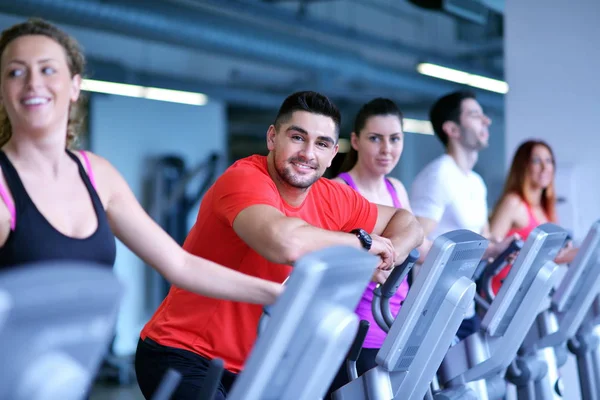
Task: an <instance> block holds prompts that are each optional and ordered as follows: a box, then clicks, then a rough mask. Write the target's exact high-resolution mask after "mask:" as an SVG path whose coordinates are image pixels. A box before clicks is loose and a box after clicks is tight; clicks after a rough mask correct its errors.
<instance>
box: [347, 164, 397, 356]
mask: <svg viewBox="0 0 600 400" xmlns="http://www.w3.org/2000/svg"><path fill="white" fill-rule="evenodd" d="M338 178H341V179H342V180H343V181H344V182H346V183H347V184H348V186H350V187H351V188H352V189H354V190H356V191H358V188H357V187H356V183H355V182H354V180H353V179H352V177H351V176H350V174H348V173H347V172H343V173H341V174H339V175H338ZM385 185H386V187H387V190H388V192H389V193H390V195H391V196H392V201H393V204H394V207H396V208H402V204H400V199H399V198H398V193H396V189H395V188H394V185H392V182H390V181H389V179H386V180H385ZM376 286H377V283H375V282H370V283H369V286H368V287H367V289H366V290H365V292H364V293H363V295H362V298H361V299H360V302H359V303H358V306H357V307H356V311H355V312H356V314H357V315H358V316H359V318H360V319H364V320H366V321H369V324H370V326H369V331H368V332H367V336H366V337H365V342H364V344H363V347H364V348H367V349H379V348H380V347H381V345H382V344H383V341H384V340H385V337H386V335H387V334H386V333H385V332H384V331H383V330H382V329H381V328H380V327H379V325H377V322H375V319H374V318H373V312H372V311H371V302H372V301H373V290H375V287H376ZM408 289H409V287H408V280H407V279H405V280H404V281H402V283H401V284H400V286H399V287H398V291H397V292H396V294H395V295H394V296H392V298H391V299H390V311H391V312H392V315H393V316H394V317H395V316H396V315H398V312H399V311H400V307H401V305H402V302H403V301H404V299H406V295H407V294H408Z"/></svg>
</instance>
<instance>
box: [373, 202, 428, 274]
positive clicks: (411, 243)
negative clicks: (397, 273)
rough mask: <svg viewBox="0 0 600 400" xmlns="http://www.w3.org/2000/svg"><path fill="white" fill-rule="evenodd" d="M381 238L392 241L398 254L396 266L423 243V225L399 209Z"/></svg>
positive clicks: (408, 213)
mask: <svg viewBox="0 0 600 400" xmlns="http://www.w3.org/2000/svg"><path fill="white" fill-rule="evenodd" d="M381 236H383V237H385V238H388V239H390V240H391V241H392V244H393V245H394V248H395V249H396V253H397V254H398V256H397V259H396V265H397V264H399V263H401V262H403V261H404V260H405V259H406V257H408V254H409V253H410V252H411V251H412V250H413V249H415V248H417V247H419V246H420V245H421V244H422V243H423V239H424V234H423V228H422V227H421V224H419V222H418V221H417V219H416V218H415V217H414V216H413V215H412V214H411V213H410V212H408V211H406V210H402V209H398V210H396V212H395V213H394V215H393V216H392V218H391V219H390V221H389V222H388V224H387V226H386V227H385V229H384V230H383V233H382V234H381Z"/></svg>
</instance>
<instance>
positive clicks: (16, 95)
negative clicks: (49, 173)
mask: <svg viewBox="0 0 600 400" xmlns="http://www.w3.org/2000/svg"><path fill="white" fill-rule="evenodd" d="M0 71H1V74H2V75H1V78H0V86H1V94H2V104H3V106H4V108H5V110H6V113H7V115H8V118H9V120H10V123H11V126H12V129H13V133H14V132H18V131H20V130H26V131H36V132H37V131H43V132H46V131H49V130H50V131H51V130H57V129H59V130H63V131H64V129H66V126H67V122H68V118H69V107H70V105H71V103H72V102H75V101H77V99H78V97H79V91H80V84H81V78H80V76H79V75H75V76H71V71H70V70H69V65H68V62H67V55H66V52H65V50H64V48H63V47H62V46H61V45H60V44H59V43H58V42H56V41H55V40H53V39H51V38H49V37H47V36H44V35H26V36H21V37H18V38H16V39H14V40H13V41H12V42H10V43H9V44H8V45H7V46H6V48H5V50H4V52H3V53H2V58H1V59H0Z"/></svg>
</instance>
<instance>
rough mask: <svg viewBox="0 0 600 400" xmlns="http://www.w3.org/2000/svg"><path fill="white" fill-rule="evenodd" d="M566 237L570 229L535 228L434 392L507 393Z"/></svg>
mask: <svg viewBox="0 0 600 400" xmlns="http://www.w3.org/2000/svg"><path fill="white" fill-rule="evenodd" d="M566 237H567V232H566V231H565V230H564V229H562V228H560V227H558V226H556V225H554V224H543V225H541V226H539V227H537V228H536V229H534V230H533V231H532V232H531V234H530V235H529V237H528V238H527V241H526V242H525V244H524V246H523V249H522V250H521V251H520V253H519V255H518V256H517V259H516V260H515V262H514V264H513V266H512V268H511V270H510V272H509V275H508V277H507V279H506V281H505V282H504V284H503V285H502V287H501V289H500V291H499V292H498V295H497V296H496V298H494V300H493V301H492V303H491V304H490V306H489V309H488V310H487V312H486V313H485V316H484V318H483V321H482V323H481V329H480V330H479V331H478V332H476V333H474V334H472V335H470V336H468V337H467V338H465V339H464V340H462V341H460V342H459V343H458V344H456V345H454V346H452V347H451V348H450V350H449V351H448V353H447V354H446V357H445V358H444V362H443V363H442V366H441V368H440V374H439V379H440V383H441V385H442V387H443V389H442V390H441V391H439V392H437V393H435V394H434V398H435V399H436V400H457V399H482V400H499V399H502V398H503V397H504V396H505V394H506V383H505V381H504V373H505V371H506V368H507V367H508V366H509V365H510V364H511V362H512V361H513V359H514V358H515V356H516V354H517V351H518V349H519V347H520V345H521V343H522V342H523V339H524V338H525V335H526V333H527V331H528V329H529V327H530V326H531V325H532V324H533V322H534V320H535V318H536V316H537V315H538V313H539V310H540V307H541V305H542V304H543V301H544V299H545V298H546V296H547V295H548V293H549V292H550V290H551V288H552V286H553V285H554V284H555V282H556V281H557V279H558V274H557V272H558V266H557V265H556V264H555V263H554V262H553V260H554V258H555V257H556V254H557V253H558V251H559V250H560V249H561V247H562V246H563V243H564V242H565V239H566Z"/></svg>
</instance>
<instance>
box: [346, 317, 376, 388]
mask: <svg viewBox="0 0 600 400" xmlns="http://www.w3.org/2000/svg"><path fill="white" fill-rule="evenodd" d="M369 326H370V324H369V321H365V320H364V319H363V320H361V321H360V323H359V324H358V331H357V332H356V336H355V337H354V342H352V346H351V347H350V351H348V357H346V373H347V374H348V378H350V380H351V381H352V380H354V379H357V378H358V369H357V368H356V360H358V357H360V351H361V350H362V346H363V343H364V342H365V337H367V332H368V331H369Z"/></svg>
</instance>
